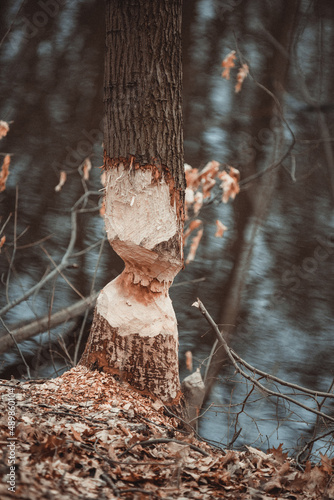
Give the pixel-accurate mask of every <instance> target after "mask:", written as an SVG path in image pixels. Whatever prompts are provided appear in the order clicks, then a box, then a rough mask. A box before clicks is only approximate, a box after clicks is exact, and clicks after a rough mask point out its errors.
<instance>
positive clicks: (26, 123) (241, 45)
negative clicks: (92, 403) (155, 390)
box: [0, 0, 334, 454]
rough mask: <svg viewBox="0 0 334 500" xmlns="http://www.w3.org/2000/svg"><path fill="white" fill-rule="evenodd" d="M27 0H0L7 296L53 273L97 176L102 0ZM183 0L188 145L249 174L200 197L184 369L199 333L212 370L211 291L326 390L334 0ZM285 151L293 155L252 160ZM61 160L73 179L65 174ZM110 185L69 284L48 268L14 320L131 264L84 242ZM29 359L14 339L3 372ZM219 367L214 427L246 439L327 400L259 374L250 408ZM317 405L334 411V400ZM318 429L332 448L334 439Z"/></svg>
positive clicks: (232, 340) (301, 378) (248, 352)
mask: <svg viewBox="0 0 334 500" xmlns="http://www.w3.org/2000/svg"><path fill="white" fill-rule="evenodd" d="M21 4H22V2H20V1H9V0H3V1H2V2H1V6H0V13H1V38H2V37H3V36H4V35H5V33H6V30H7V29H8V28H9V27H10V26H11V25H12V26H11V31H10V33H9V34H8V35H7V36H6V38H5V39H4V40H3V42H2V44H1V48H0V60H1V73H0V96H1V101H0V119H2V120H6V121H8V122H12V123H11V130H10V133H9V134H8V136H7V137H6V138H4V139H2V141H1V144H0V146H1V150H0V151H1V153H11V154H12V158H11V170H10V172H11V173H10V176H9V179H8V182H7V189H6V190H5V191H4V192H2V193H0V209H1V217H2V218H1V227H3V225H4V224H5V223H6V221H7V218H8V217H9V214H10V213H12V214H13V215H12V216H11V217H10V219H9V221H8V223H7V224H6V226H5V227H3V234H5V235H6V238H7V241H6V246H5V247H4V248H3V250H2V253H1V255H0V259H1V264H0V271H1V275H2V281H1V295H0V303H1V306H4V305H5V304H6V303H7V302H8V301H9V302H11V301H13V300H14V299H15V298H16V297H18V296H20V295H21V294H22V293H23V291H26V290H28V289H29V288H31V287H32V286H33V285H35V284H36V283H37V282H38V281H39V280H41V279H42V278H43V276H44V275H45V272H46V270H47V269H49V270H52V269H53V268H54V264H53V261H54V262H55V263H57V264H59V262H60V261H61V259H62V256H63V255H64V253H65V251H66V248H67V245H68V242H69V238H70V234H71V223H70V209H71V207H73V205H74V204H75V202H76V201H77V200H78V199H79V197H80V196H81V195H83V194H84V193H85V191H88V190H91V191H94V192H96V191H99V190H100V189H101V188H102V186H101V184H100V180H99V179H100V169H99V168H98V167H100V166H101V165H102V163H103V149H102V129H103V59H104V2H100V1H97V0H91V1H90V0H81V1H80V0H76V1H73V2H61V1H60V0H59V1H57V0H54V1H53V2H49V3H47V2H45V4H47V5H48V7H47V8H46V7H45V6H44V7H42V6H41V4H43V5H44V3H43V2H35V1H31V2H24V3H23V6H22V7H21V9H20V6H21ZM185 4H186V5H185V6H184V57H183V60H184V139H185V161H186V162H187V163H189V164H190V165H192V166H193V167H197V168H199V167H203V166H204V165H205V164H206V163H207V162H208V161H210V160H212V159H215V160H217V161H219V162H221V163H222V164H228V165H233V166H234V167H236V168H238V169H239V170H240V172H241V179H242V184H241V187H242V190H241V193H240V194H239V195H238V197H237V198H236V200H235V201H234V202H233V203H229V204H227V205H225V204H222V203H220V202H219V197H218V196H217V197H216V198H215V199H214V200H211V203H209V204H208V205H207V206H206V207H205V208H204V209H203V210H202V212H201V214H200V215H201V218H202V219H203V221H204V227H205V231H204V236H203V239H202V242H201V245H200V248H199V250H198V253H197V257H196V260H195V261H194V262H193V263H191V264H190V265H189V266H187V267H186V269H185V270H184V271H183V272H181V273H180V274H179V276H178V277H177V278H176V280H175V285H174V286H173V287H172V289H171V296H172V299H173V302H174V307H175V310H176V314H177V318H178V323H179V333H180V371H181V378H183V377H184V376H186V375H187V374H188V373H187V371H186V368H185V361H184V359H185V358H184V355H185V352H186V351H187V350H191V351H192V353H193V357H194V368H197V367H199V366H200V367H201V371H202V375H203V376H204V373H205V369H206V366H207V364H208V358H209V356H210V351H211V348H212V345H213V342H214V340H215V339H214V335H213V333H212V332H211V331H210V330H209V327H208V325H207V324H206V322H205V320H204V319H203V318H202V316H201V315H200V313H199V312H198V310H197V309H195V308H194V307H191V305H192V303H193V302H194V301H195V300H196V298H197V297H200V298H201V300H202V301H203V302H204V304H205V306H206V307H207V309H208V310H209V311H210V313H211V315H212V316H213V318H214V319H215V321H216V322H217V323H219V324H222V325H224V327H223V329H224V331H225V332H226V334H227V335H228V339H229V344H230V345H231V347H233V349H234V350H235V351H236V352H237V353H238V354H239V355H240V356H241V357H242V358H244V359H245V360H246V361H247V362H248V363H250V364H252V365H254V366H255V367H257V368H259V369H261V370H263V371H266V372H270V373H272V374H274V375H276V376H277V377H281V378H283V379H285V380H289V381H290V382H295V383H297V384H300V385H303V386H307V387H309V388H311V389H314V390H318V391H321V390H322V391H326V390H328V389H329V387H330V385H331V382H332V380H333V377H334V372H333V357H334V356H333V354H334V339H333V323H334V322H333V316H334V273H333V262H334V213H333V200H334V181H333V179H334V154H333V146H334V131H333V117H334V115H333V113H334V102H333V95H334V94H333V90H334V89H333V82H334V75H333V64H332V55H333V54H332V47H333V36H334V30H333V27H334V4H333V3H332V2H330V1H318V2H315V3H312V2H306V1H302V2H300V3H299V5H298V2H291V3H289V5H287V3H286V2H284V1H283V0H282V1H279V0H276V1H273V2H269V1H268V2H263V1H260V0H250V1H246V0H244V1H242V0H238V1H237V0H231V1H230V2H219V1H214V0H198V1H193V2H185ZM19 9H20V10H19ZM18 10H19V12H18ZM17 12H18V14H17ZM231 50H236V51H237V55H238V62H237V65H239V62H240V61H241V62H242V63H245V62H247V63H248V64H249V66H250V69H251V75H250V76H249V77H248V78H247V79H246V80H245V82H244V84H243V89H242V91H241V92H240V93H238V94H235V93H234V85H235V79H236V72H237V70H234V73H233V72H232V73H231V79H230V80H229V81H227V80H223V79H222V78H221V66H220V65H221V61H222V59H223V58H224V57H225V56H226V55H227V54H228V53H229V52H230V51H231ZM262 85H263V86H265V87H266V88H267V89H269V90H270V93H268V92H267V91H266V90H264V89H263V87H262ZM272 93H274V94H275V96H277V98H278V99H279V101H280V103H281V107H278V106H277V103H276V101H275V99H274V98H273V97H272ZM293 142H295V144H294V145H293ZM284 155H285V156H284ZM87 156H89V157H90V159H91V162H92V165H93V168H92V171H91V176H90V179H89V180H88V181H87V182H84V181H83V179H82V176H81V175H80V173H79V172H78V167H79V166H80V164H81V163H82V161H83V160H84V159H85V158H86V157H87ZM283 156H284V159H283V160H282V161H281V162H280V161H279V160H280V159H282V157H283ZM275 162H276V163H277V165H280V166H277V167H276V168H273V169H271V170H268V172H267V173H266V174H264V175H261V176H258V177H255V178H254V177H252V176H254V175H256V174H258V173H259V172H261V171H263V170H265V169H267V168H268V166H270V165H273V164H275ZM61 170H65V171H66V172H67V174H68V175H67V182H66V184H65V185H64V187H63V188H62V190H61V191H60V192H56V191H55V186H56V185H57V184H58V181H59V173H60V171H61ZM97 201H98V196H97V195H96V194H93V195H91V196H90V197H89V198H87V202H86V204H85V205H84V208H85V209H86V212H85V213H82V214H81V215H80V216H78V220H77V230H78V238H77V241H76V244H75V252H77V257H76V258H75V259H73V264H74V266H72V267H68V268H67V269H66V273H65V274H66V277H67V279H68V280H69V281H70V283H71V286H69V285H68V283H67V282H66V281H65V280H64V279H62V278H61V277H60V276H58V277H57V278H55V279H53V280H52V281H51V282H49V283H48V284H47V285H45V286H44V287H43V288H42V289H41V291H39V293H36V294H34V295H33V296H31V297H30V298H29V300H28V301H25V302H22V303H20V304H19V305H17V306H16V307H13V308H12V309H10V311H9V312H8V313H6V314H5V315H3V317H2V319H3V320H4V321H5V324H6V325H7V327H8V328H10V329H14V326H15V325H17V324H21V323H28V322H29V321H30V320H34V319H35V318H36V317H40V316H43V315H45V314H48V312H49V310H50V308H51V309H52V311H58V310H60V309H62V308H64V307H65V306H68V305H69V304H71V303H74V302H75V301H77V300H79V298H80V296H83V297H85V296H87V295H89V294H90V293H91V290H92V289H94V290H99V289H100V288H102V287H103V286H104V285H105V284H106V283H107V282H108V281H110V280H111V279H112V278H113V277H114V276H115V275H117V273H118V272H119V271H120V270H121V268H122V263H121V262H120V261H119V259H118V258H117V256H115V255H114V253H113V251H112V250H111V249H110V247H109V245H108V244H107V243H106V244H105V245H104V247H103V249H102V252H101V254H100V250H101V246H100V244H97V245H96V246H93V248H92V249H91V250H90V251H89V252H86V253H80V252H81V251H82V250H83V249H84V248H86V247H87V246H89V245H94V243H96V242H99V241H100V240H101V238H103V236H104V226H103V220H102V219H101V217H100V216H99V214H98V211H96V210H95V212H94V211H92V210H94V209H95V207H96V206H97ZM16 205H17V219H16V218H15V217H14V213H15V206H16ZM216 219H220V220H221V221H222V222H224V224H225V225H226V226H228V231H227V232H226V233H225V234H224V237H223V238H222V239H220V238H215V236H214V234H215V220H216ZM15 235H16V239H15ZM47 236H49V238H48V239H46V240H45V241H44V242H43V243H42V244H41V245H35V244H33V243H34V242H37V241H39V240H41V239H43V238H45V237H47ZM14 241H16V244H15V245H14V244H13V242H14ZM51 258H52V260H51ZM9 262H10V263H11V266H12V267H11V272H10V274H9V275H8V266H9ZM97 264H98V267H97ZM96 267H97V268H96ZM78 292H79V294H80V296H78ZM82 319H83V318H82V317H81V318H80V320H79V321H78V324H77V328H76V332H77V333H76V335H77V334H78V332H79V331H80V328H81V324H82ZM86 319H87V321H88V322H89V319H90V316H89V317H88V318H86ZM87 325H88V324H87ZM87 325H86V330H87V329H88V328H87ZM70 326H71V327H73V322H72V323H70V324H66V325H62V326H60V327H57V328H56V329H54V330H52V331H51V332H46V333H44V334H43V335H39V336H38V337H35V338H34V339H33V340H29V341H25V342H24V343H23V344H22V346H21V347H22V352H23V353H24V355H26V356H27V357H28V356H29V354H32V355H33V356H34V357H35V360H34V363H35V366H37V365H38V364H39V361H38V360H41V361H42V360H43V356H44V358H45V356H46V355H45V352H44V354H42V346H43V345H44V346H49V345H50V342H53V343H54V344H56V343H57V338H59V337H61V336H62V335H65V334H66V332H68V331H70ZM1 327H2V325H1ZM5 333H6V331H5V329H4V328H3V334H5ZM48 356H49V358H48V359H50V361H49V362H48V364H47V366H44V367H43V368H42V369H41V370H40V371H39V374H40V375H44V376H45V375H49V376H51V375H52V376H54V375H55V373H57V372H58V373H59V372H61V371H62V370H63V369H64V367H65V366H66V359H65V358H66V356H65V355H64V359H61V358H59V357H55V359H53V358H52V354H50V353H48V355H47V357H48ZM52 359H53V361H52ZM18 364H20V365H22V361H21V360H20V358H19V355H18V354H17V351H16V350H14V349H13V350H12V351H11V352H10V353H6V354H5V355H2V356H1V366H0V369H1V370H2V371H3V373H5V374H6V376H8V375H9V374H10V373H11V372H13V373H15V365H18ZM55 370H56V371H55ZM215 379H216V380H217V383H215V385H214V387H213V391H212V394H211V396H210V397H209V399H208V401H207V403H206V408H209V410H208V411H205V413H204V416H203V417H202V420H201V424H200V432H201V433H202V435H204V436H205V437H208V438H210V439H214V440H216V441H218V442H221V443H223V444H226V443H228V442H229V441H230V440H231V439H232V437H233V435H234V433H235V431H238V430H239V429H240V428H242V430H241V432H240V435H239V437H238V439H237V441H236V442H235V443H234V446H241V445H242V444H244V443H246V444H253V445H254V446H257V447H262V448H264V449H266V448H268V447H269V446H272V445H274V446H277V445H278V444H279V443H280V442H283V443H284V447H285V448H286V449H288V450H289V451H291V450H294V449H298V447H299V448H300V447H301V446H302V445H303V443H304V442H305V441H304V440H305V439H307V438H310V437H311V436H312V432H313V429H314V424H315V421H316V416H315V415H312V414H310V413H308V412H307V411H305V410H303V409H301V408H296V407H294V406H293V405H291V404H288V403H283V404H280V405H277V400H276V399H275V398H271V399H269V398H268V397H266V396H265V395H264V394H263V393H261V392H260V391H257V390H256V391H253V392H252V393H251V394H250V395H249V397H248V399H247V403H246V405H245V407H244V408H243V412H241V409H242V408H241V406H240V403H242V402H243V401H244V399H245V397H246V395H247V394H248V393H249V391H250V390H251V387H252V386H251V385H250V384H248V385H247V384H246V382H245V381H244V380H243V379H241V378H240V377H239V376H237V375H236V374H235V373H234V371H233V369H231V368H230V367H229V365H228V364H227V363H226V362H225V363H224V365H223V366H222V367H220V370H219V374H218V375H217V376H215ZM268 384H269V385H268ZM268 384H267V385H268V387H270V388H271V389H272V390H276V389H277V387H276V386H275V384H274V383H270V382H268ZM286 392H289V389H286ZM290 392H291V391H290ZM301 401H304V403H305V404H309V402H308V401H307V400H306V399H304V400H302V399H301ZM238 405H239V406H238ZM322 409H323V411H325V412H327V413H328V414H329V415H331V416H332V417H333V416H334V412H333V405H332V404H329V403H325V405H324V407H323V408H322ZM239 412H240V414H239V415H238V419H237V423H236V421H235V418H236V414H238V413H239ZM326 429H327V427H325V426H322V427H321V428H320V431H321V432H324V431H325V430H326ZM321 446H323V448H322V452H324V450H325V451H327V452H328V453H329V454H331V453H333V449H332V448H331V449H330V450H329V451H328V450H326V443H325V442H324V441H322V442H321Z"/></svg>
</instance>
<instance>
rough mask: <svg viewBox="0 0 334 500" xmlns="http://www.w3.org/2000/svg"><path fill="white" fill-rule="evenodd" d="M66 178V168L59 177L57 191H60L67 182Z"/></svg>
mask: <svg viewBox="0 0 334 500" xmlns="http://www.w3.org/2000/svg"><path fill="white" fill-rule="evenodd" d="M66 179H67V174H66V172H64V170H62V171H61V172H60V177H59V183H58V184H57V186H56V187H55V191H56V192H57V193H58V192H59V191H60V190H61V188H62V187H63V185H64V184H65V182H66Z"/></svg>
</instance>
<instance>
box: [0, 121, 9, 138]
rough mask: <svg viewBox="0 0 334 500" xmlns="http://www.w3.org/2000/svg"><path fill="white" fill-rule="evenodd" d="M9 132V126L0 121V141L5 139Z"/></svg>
mask: <svg viewBox="0 0 334 500" xmlns="http://www.w3.org/2000/svg"><path fill="white" fill-rule="evenodd" d="M8 132H9V125H8V123H7V122H5V121H4V120H0V139H2V138H3V137H5V136H6V135H7V134H8Z"/></svg>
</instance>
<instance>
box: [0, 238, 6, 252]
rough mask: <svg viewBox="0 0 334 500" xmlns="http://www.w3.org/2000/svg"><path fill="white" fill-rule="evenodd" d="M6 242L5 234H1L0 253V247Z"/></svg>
mask: <svg viewBox="0 0 334 500" xmlns="http://www.w3.org/2000/svg"><path fill="white" fill-rule="evenodd" d="M5 242H6V236H3V237H2V238H1V240H0V253H1V248H2V247H3V246H4V244H5Z"/></svg>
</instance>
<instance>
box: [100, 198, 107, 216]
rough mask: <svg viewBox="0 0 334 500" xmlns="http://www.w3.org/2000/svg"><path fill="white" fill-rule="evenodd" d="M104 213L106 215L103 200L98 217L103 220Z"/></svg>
mask: <svg viewBox="0 0 334 500" xmlns="http://www.w3.org/2000/svg"><path fill="white" fill-rule="evenodd" d="M105 213H106V205H105V203H104V200H103V201H102V204H101V207H100V216H101V217H102V218H103V217H104V216H105Z"/></svg>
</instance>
